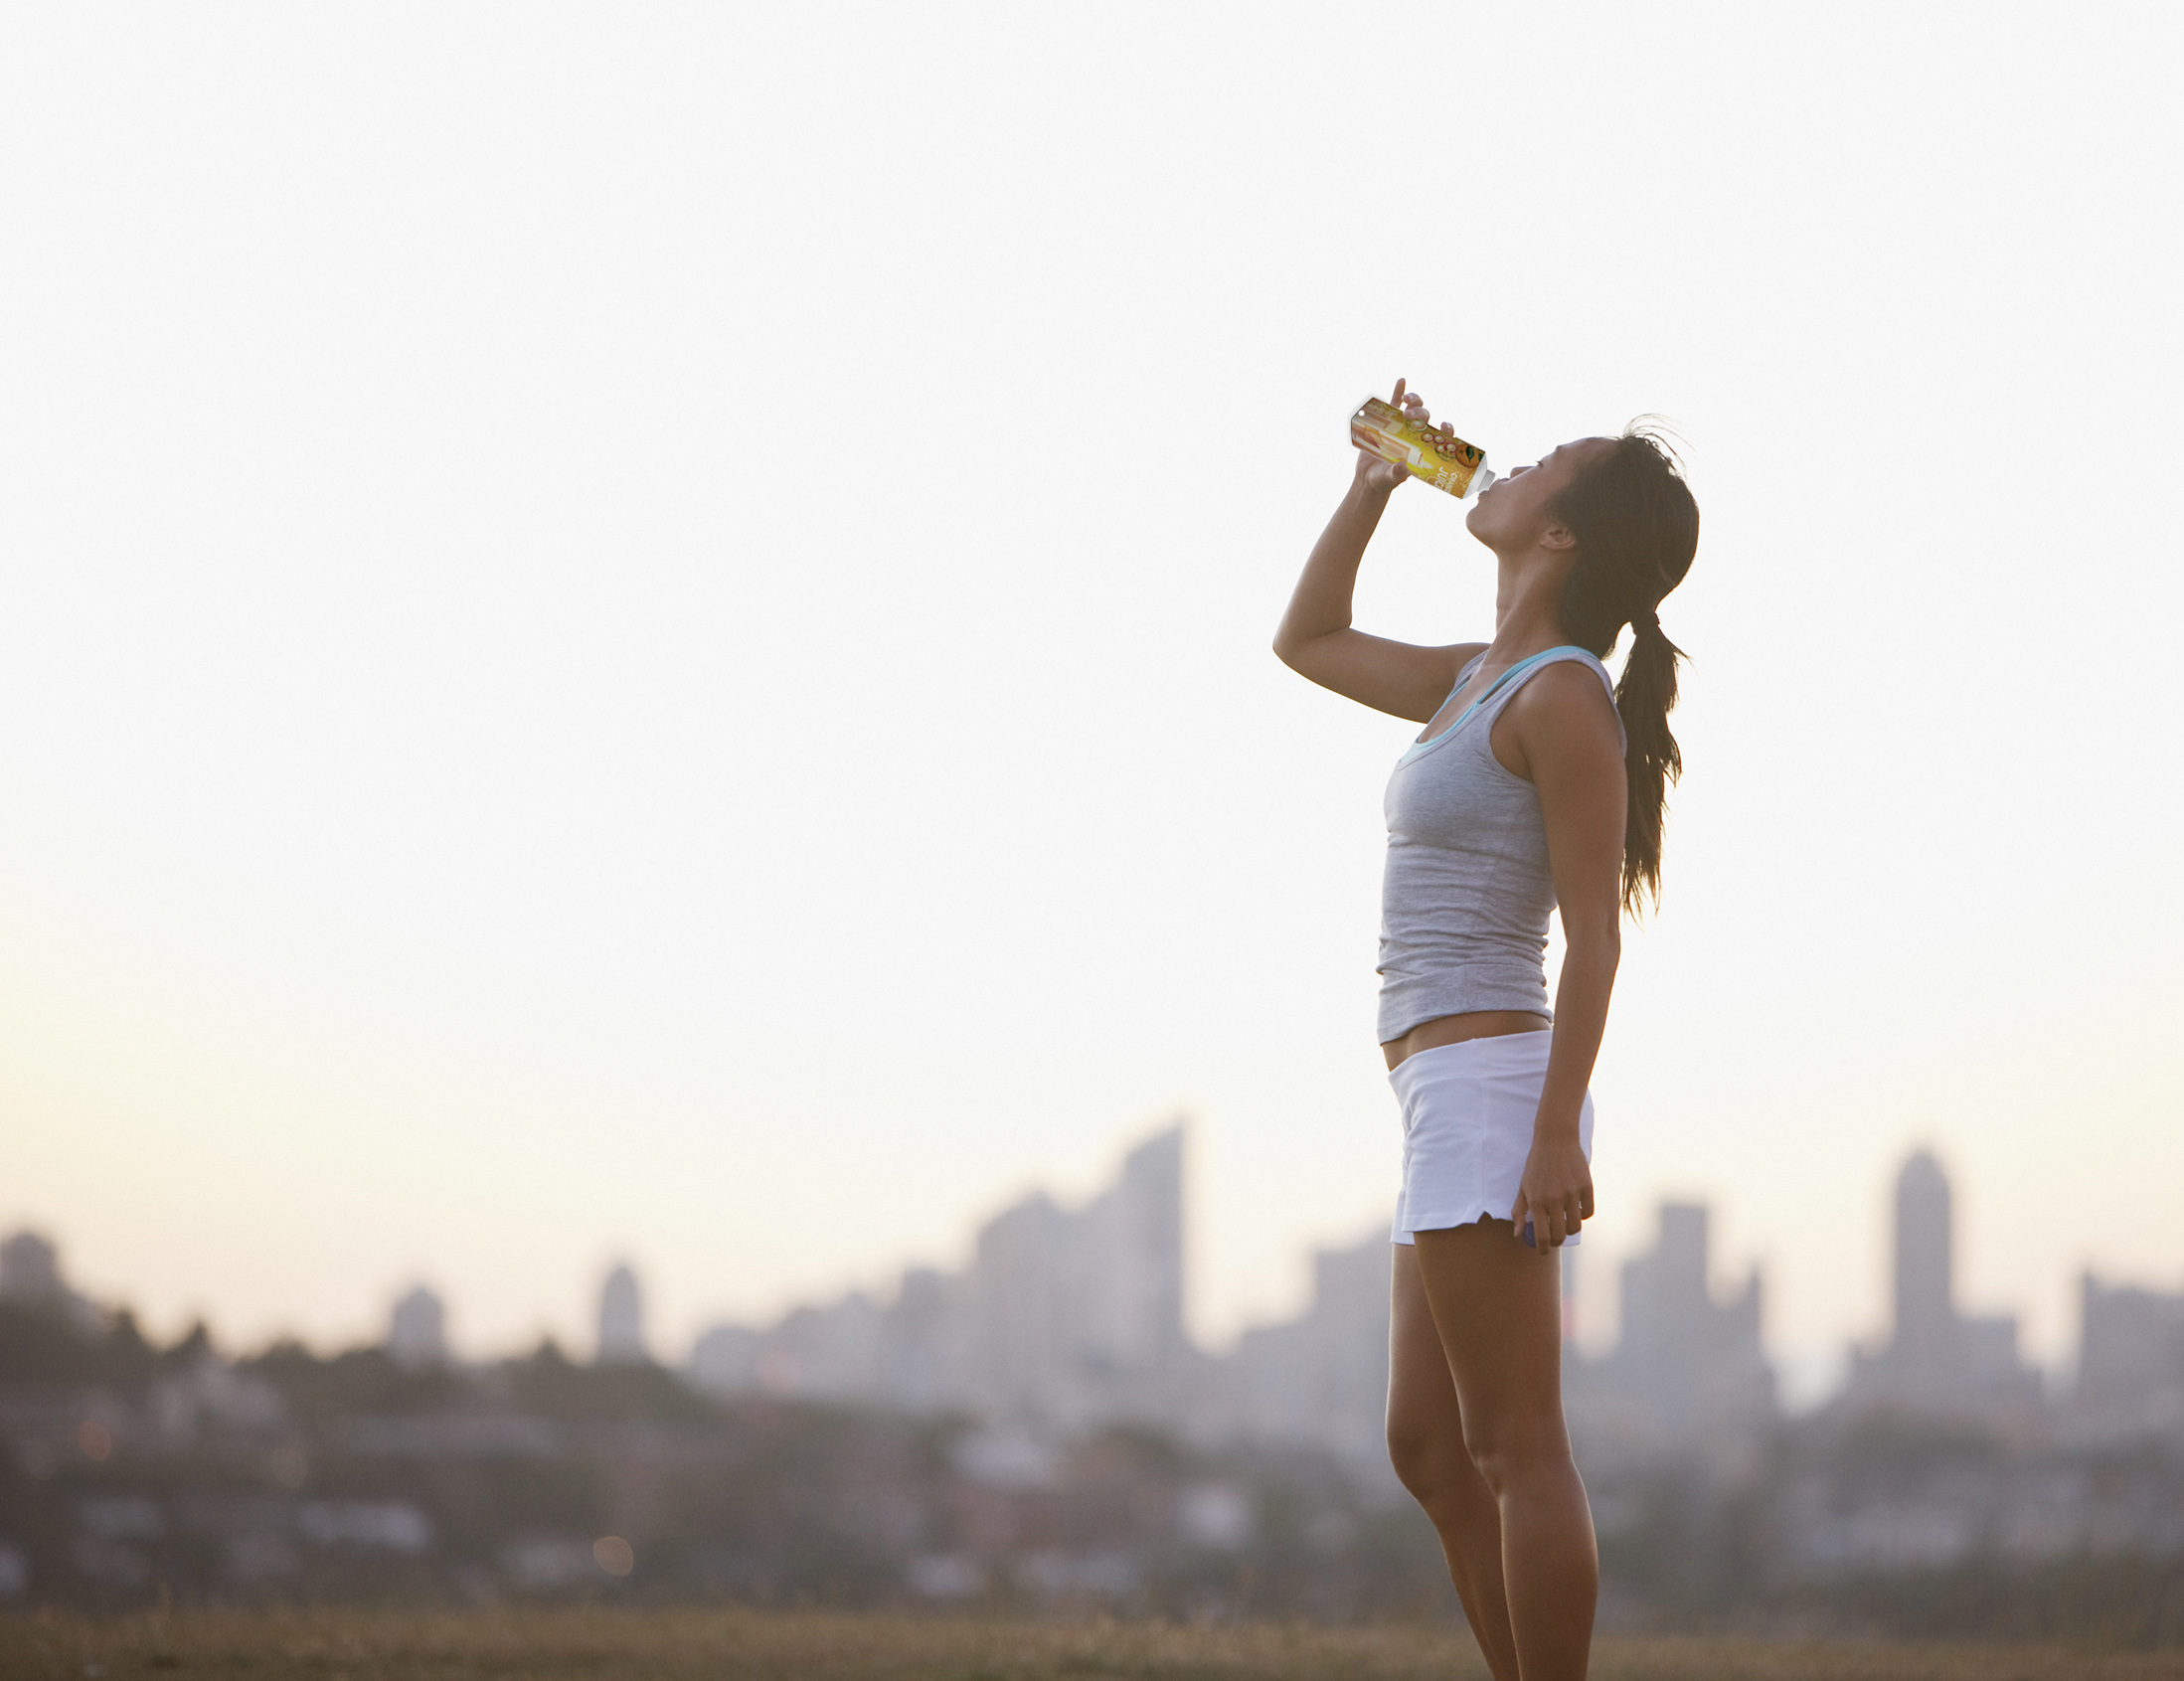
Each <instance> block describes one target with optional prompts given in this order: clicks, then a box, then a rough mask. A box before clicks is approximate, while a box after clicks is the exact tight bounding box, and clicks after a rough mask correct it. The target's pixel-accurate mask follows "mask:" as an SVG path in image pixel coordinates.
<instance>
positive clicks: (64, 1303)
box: [0, 1231, 99, 1330]
mask: <svg viewBox="0 0 2184 1681" xmlns="http://www.w3.org/2000/svg"><path fill="white" fill-rule="evenodd" d="M0 1302H9V1303H12V1304H14V1305H15V1306H17V1307H31V1308H39V1309H42V1310H44V1311H46V1312H49V1313H59V1314H63V1315H65V1316H66V1317H67V1318H68V1319H69V1320H70V1321H71V1322H72V1323H73V1324H75V1325H76V1326H77V1327H78V1328H79V1329H84V1330H87V1329H90V1328H91V1327H93V1326H94V1325H96V1324H97V1322H98V1317H99V1315H98V1309H97V1307H96V1306H95V1305H94V1304H93V1303H92V1302H91V1301H90V1299H89V1298H88V1297H87V1296H83V1295H80V1294H78V1293H77V1292H76V1291H75V1290H73V1289H71V1288H70V1287H69V1281H68V1278H67V1277H66V1276H65V1275H64V1274H63V1272H62V1270H61V1252H60V1251H59V1250H58V1249H56V1248H55V1247H54V1245H53V1242H52V1241H51V1240H50V1239H48V1238H45V1237H42V1236H40V1235H39V1234H38V1233H36V1232H29V1231H24V1232H18V1233H16V1234H15V1235H14V1236H13V1237H11V1238H9V1239H7V1240H6V1241H5V1242H0Z"/></svg>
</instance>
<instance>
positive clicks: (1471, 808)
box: [1379, 647, 1622, 1044]
mask: <svg viewBox="0 0 2184 1681" xmlns="http://www.w3.org/2000/svg"><path fill="white" fill-rule="evenodd" d="M1485 657H1486V656H1485V655H1484V654H1481V655H1480V656H1479V659H1484V658H1485ZM1565 660H1577V661H1581V662H1583V663H1584V664H1586V665H1589V666H1591V667H1592V668H1593V670H1594V671H1595V672H1596V673H1597V674H1598V676H1599V679H1600V682H1601V684H1602V686H1604V687H1605V688H1606V690H1607V696H1608V700H1609V701H1610V703H1612V701H1613V700H1614V697H1615V685H1614V682H1613V681H1612V680H1611V679H1610V678H1609V677H1608V675H1607V668H1606V667H1605V666H1603V665H1602V664H1600V662H1599V661H1598V660H1596V659H1595V658H1594V657H1593V656H1592V655H1591V654H1589V653H1587V652H1586V651H1585V649H1583V648H1578V647H1560V648H1549V649H1548V650H1547V651H1546V652H1544V653H1538V654H1534V655H1532V656H1531V657H1530V658H1529V659H1523V660H1519V661H1518V662H1517V663H1516V664H1515V665H1513V666H1511V667H1510V668H1509V669H1508V670H1507V671H1506V672H1504V673H1503V674H1502V675H1501V677H1500V678H1499V679H1498V680H1497V681H1496V682H1495V684H1494V686H1493V688H1491V689H1490V690H1488V691H1487V693H1486V694H1485V695H1484V696H1482V697H1481V698H1480V699H1478V700H1476V701H1473V702H1472V703H1471V705H1470V706H1468V707H1466V708H1465V709H1464V711H1463V713H1462V715H1461V716H1460V717H1458V718H1457V719H1456V721H1455V722H1454V723H1453V724H1451V725H1449V726H1448V728H1447V729H1445V730H1443V731H1442V732H1441V733H1440V734H1439V735H1437V736H1435V737H1433V738H1432V739H1431V740H1429V741H1423V742H1414V743H1412V744H1411V746H1410V748H1409V749H1408V750H1407V751H1406V752H1405V753H1404V756H1402V757H1401V758H1399V759H1397V760H1396V768H1395V773H1394V774H1393V775H1391V776H1390V777H1389V778H1388V796H1387V802H1386V806H1387V815H1388V870H1387V874H1386V876H1385V877H1384V878H1383V880H1382V884H1381V899H1380V907H1381V909H1380V975H1381V986H1380V1030H1379V1037H1380V1040H1381V1043H1383V1044H1386V1043H1387V1042H1388V1041H1389V1040H1391V1039H1398V1038H1401V1037H1402V1036H1403V1035H1404V1034H1406V1033H1409V1032H1410V1031H1411V1029H1413V1028H1414V1027H1416V1026H1418V1025H1419V1023H1420V1022H1427V1021H1431V1020H1433V1018H1434V1017H1436V1016H1454V1015H1461V1014H1463V1013H1464V1012H1466V1011H1469V1010H1531V1011H1535V1012H1537V1013H1538V1014H1540V1015H1552V1012H1551V1011H1550V1010H1549V1008H1548V1003H1547V919H1548V917H1549V916H1550V915H1552V914H1553V912H1554V909H1555V882H1554V877H1553V876H1552V875H1551V874H1550V873H1549V871H1548V867H1547V825H1546V822H1545V820H1544V819H1543V818H1542V817H1541V815H1540V796H1539V791H1538V790H1537V789H1536V788H1534V787H1533V786H1532V784H1531V783H1530V782H1528V781H1526V780H1525V779H1524V778H1523V777H1522V776H1518V775H1514V774H1512V773H1511V772H1509V771H1508V770H1505V769H1503V768H1502V764H1501V761H1500V760H1499V759H1497V758H1496V757H1495V756H1494V750H1493V749H1492V747H1490V746H1489V745H1488V740H1487V739H1488V737H1489V736H1490V735H1491V734H1492V733H1493V729H1494V720H1495V719H1496V718H1498V717H1500V716H1501V709H1502V708H1503V707H1505V706H1507V705H1508V704H1509V702H1510V699H1511V697H1513V696H1514V695H1515V694H1516V692H1517V691H1518V690H1519V689H1521V688H1523V687H1524V685H1525V684H1526V683H1528V682H1530V681H1531V680H1532V678H1533V677H1535V676H1537V675H1538V674H1539V673H1540V672H1542V671H1544V670H1546V669H1547V667H1549V666H1550V665H1559V664H1561V663H1562V662H1563V661H1565ZM1478 663H1479V661H1478V660H1476V659H1475V660H1473V661H1472V662H1471V663H1470V664H1469V665H1467V666H1465V667H1464V668H1463V670H1462V671H1461V672H1460V673H1459V674H1458V675H1457V677H1456V689H1461V688H1462V687H1463V685H1464V684H1465V683H1466V682H1467V681H1469V679H1470V676H1471V673H1472V671H1473V670H1474V669H1475V668H1476V667H1477V665H1478ZM1449 693H1450V695H1453V694H1454V693H1455V689H1451V690H1450V691H1449ZM1442 704H1443V705H1445V704H1446V703H1445V702H1443V703H1442ZM1615 728H1616V730H1617V732H1618V733H1619V732H1620V731H1621V729H1622V720H1621V718H1620V717H1618V718H1617V719H1616V721H1615Z"/></svg>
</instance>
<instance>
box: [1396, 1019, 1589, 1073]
mask: <svg viewBox="0 0 2184 1681" xmlns="http://www.w3.org/2000/svg"><path fill="white" fill-rule="evenodd" d="M1554 1025H1555V1024H1554V1023H1553V1022H1552V1021H1550V1020H1548V1018H1547V1017H1545V1016H1543V1015H1540V1014H1539V1013H1538V1012H1536V1011H1533V1010H1471V1011H1468V1012H1466V1013H1465V1014H1463V1015H1460V1016H1435V1017H1434V1018H1433V1019H1432V1020H1431V1021H1429V1022H1420V1023H1419V1024H1418V1026H1416V1027H1414V1028H1413V1029H1412V1030H1411V1031H1410V1032H1409V1033H1406V1034H1405V1035H1404V1036H1403V1037H1402V1038H1401V1039H1391V1040H1389V1041H1388V1042H1387V1043H1385V1044H1384V1045H1382V1046H1381V1052H1382V1054H1383V1055H1385V1056H1386V1057H1387V1059H1388V1066H1389V1067H1390V1068H1394V1067H1395V1066H1396V1065H1397V1064H1398V1063H1400V1062H1402V1061H1403V1059H1404V1058H1406V1057H1410V1056H1416V1055H1417V1054H1418V1053H1419V1052H1421V1051H1430V1050H1431V1049H1432V1048H1433V1047H1434V1046H1435V1045H1455V1044H1459V1043H1460V1042H1462V1041H1463V1040H1466V1039H1498V1038H1500V1037H1501V1036H1502V1035H1503V1034H1505V1033H1545V1032H1546V1031H1547V1030H1548V1029H1549V1028H1551V1027H1553V1026H1554Z"/></svg>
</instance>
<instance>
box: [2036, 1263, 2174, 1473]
mask: <svg viewBox="0 0 2184 1681" xmlns="http://www.w3.org/2000/svg"><path fill="white" fill-rule="evenodd" d="M2078 1302H2079V1321H2078V1323H2079V1333H2078V1377H2077V1382H2076V1383H2075V1384H2074V1385H2073V1386H2072V1389H2071V1394H2070V1399H2069V1401H2068V1402H2067V1403H2066V1404H2065V1407H2064V1409H2063V1412H2064V1419H2063V1427H2064V1429H2065V1430H2066V1431H2067V1433H2068V1434H2069V1435H2070V1436H2071V1437H2072V1438H2074V1439H2076V1440H2079V1441H2081V1442H2085V1443H2088V1444H2092V1443H2102V1442H2124V1441H2142V1440H2148V1439H2155V1438H2164V1437H2165V1438H2167V1439H2169V1440H2171V1441H2176V1440H2184V1292H2171V1291H2167V1290H2151V1289H2142V1288H2136V1287H2133V1286H2130V1285H2118V1284H2103V1283H2101V1282H2100V1279H2098V1278H2096V1277H2095V1276H2094V1275H2093V1274H2092V1273H2091V1272H2087V1273H2085V1274H2083V1275H2082V1276H2081V1277H2080V1278H2079V1284H2078Z"/></svg>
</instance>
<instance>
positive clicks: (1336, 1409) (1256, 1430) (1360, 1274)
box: [1219, 1227, 1395, 1491]
mask: <svg viewBox="0 0 2184 1681" xmlns="http://www.w3.org/2000/svg"><path fill="white" fill-rule="evenodd" d="M1391 1271H1392V1266H1391V1261H1390V1254H1389V1243H1388V1233H1387V1229H1386V1228H1385V1227H1376V1228H1375V1229H1374V1230H1373V1231H1371V1232H1369V1233H1367V1234H1366V1235H1365V1237H1363V1238H1362V1239H1360V1240H1359V1241H1358V1242H1357V1243H1355V1244H1351V1245H1349V1246H1348V1247H1346V1248H1343V1249H1331V1250H1321V1251H1319V1252H1318V1253H1317V1254H1315V1255H1314V1256H1313V1257H1312V1297H1311V1302H1310V1304H1309V1305H1308V1306H1307V1307H1306V1308H1305V1310H1304V1312H1303V1313H1302V1314H1301V1315H1300V1316H1299V1317H1297V1318H1295V1319H1292V1320H1289V1321H1288V1322H1287V1323H1285V1324H1279V1325H1261V1326H1257V1327H1255V1328H1253V1329H1252V1330H1249V1331H1246V1332H1245V1333H1244V1335H1243V1337H1242V1338H1241V1339H1240V1340H1239V1341H1238V1343H1237V1347H1236V1353H1235V1354H1234V1355H1232V1356H1231V1357H1230V1359H1229V1361H1228V1370H1227V1373H1226V1379H1227V1381H1226V1383H1225V1384H1224V1385H1223V1386H1222V1387H1223V1391H1224V1394H1223V1397H1222V1399H1223V1402H1224V1405H1223V1407H1222V1408H1221V1417H1220V1420H1219V1424H1220V1427H1221V1429H1224V1430H1226V1431H1229V1432H1233V1433H1235V1434H1237V1435H1241V1436H1244V1437H1246V1438H1248V1439H1250V1440H1254V1441H1265V1442H1277V1443H1278V1442H1289V1443H1297V1444H1303V1445H1310V1446H1318V1447H1325V1448H1328V1449H1329V1450H1331V1451H1332V1452H1333V1453H1334V1454H1335V1455H1336V1457H1338V1458H1339V1459H1341V1460H1342V1462H1343V1463H1344V1465H1345V1466H1347V1467H1348V1468H1349V1470H1350V1471H1351V1472H1352V1474H1354V1475H1356V1476H1358V1477H1360V1478H1361V1479H1362V1480H1363V1481H1364V1482H1365V1483H1366V1484H1367V1485H1368V1486H1383V1487H1386V1488H1387V1489H1389V1490H1391V1491H1392V1490H1393V1489H1394V1487H1395V1482H1394V1476H1395V1473H1394V1471H1393V1470H1392V1469H1391V1468H1390V1466H1389V1463H1388V1437H1387V1425H1388V1331H1389V1320H1390V1316H1391V1313H1392V1311H1393V1304H1392V1301H1391V1292H1390V1288H1389V1280H1390V1273H1391Z"/></svg>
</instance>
